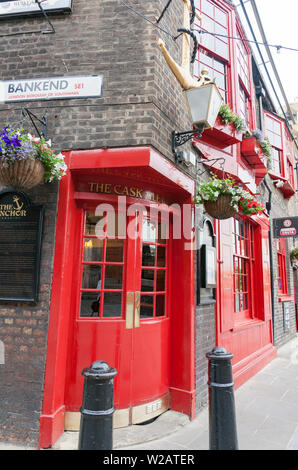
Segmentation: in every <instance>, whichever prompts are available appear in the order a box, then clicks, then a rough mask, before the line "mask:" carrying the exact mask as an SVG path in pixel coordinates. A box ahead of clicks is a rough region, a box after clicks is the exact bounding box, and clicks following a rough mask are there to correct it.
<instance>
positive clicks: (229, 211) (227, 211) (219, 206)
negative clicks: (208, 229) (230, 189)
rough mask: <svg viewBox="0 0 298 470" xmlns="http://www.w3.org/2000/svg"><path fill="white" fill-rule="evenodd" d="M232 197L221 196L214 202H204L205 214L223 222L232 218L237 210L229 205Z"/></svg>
mask: <svg viewBox="0 0 298 470" xmlns="http://www.w3.org/2000/svg"><path fill="white" fill-rule="evenodd" d="M231 202H232V196H231V195H230V194H221V195H220V196H218V199H217V200H216V201H204V208H205V211H206V212H207V214H209V215H211V217H213V218H214V219H219V220H224V219H229V218H230V217H234V216H235V215H236V214H237V210H236V209H234V207H233V206H232V205H231Z"/></svg>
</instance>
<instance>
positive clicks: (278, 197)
mask: <svg viewBox="0 0 298 470" xmlns="http://www.w3.org/2000/svg"><path fill="white" fill-rule="evenodd" d="M266 181H267V183H268V185H269V187H270V189H271V191H272V208H271V212H270V220H271V230H272V219H275V218H282V217H285V216H286V215H289V216H292V217H294V216H297V200H296V197H293V198H291V199H290V200H287V199H284V197H283V194H282V192H281V191H280V190H279V189H277V188H276V187H275V186H274V184H273V182H272V180H271V178H270V177H269V176H266ZM258 192H259V193H260V196H258V198H259V200H260V201H261V202H262V203H263V204H264V205H265V204H266V202H267V201H268V199H269V193H268V191H267V189H266V188H265V185H264V183H261V184H260V185H259V186H258ZM272 237H273V233H272ZM276 248H277V245H276V239H274V238H272V258H273V278H274V298H273V305H274V345H275V346H276V347H280V346H282V345H283V344H285V343H286V342H287V341H289V340H290V339H291V338H293V337H294V336H295V335H296V318H295V305H294V300H292V301H290V302H289V305H290V329H289V330H285V329H284V317H283V302H279V296H278V283H277V272H278V268H277V250H276ZM291 249H292V239H288V240H286V270H287V285H288V294H289V296H290V297H292V298H293V297H294V282H293V269H292V265H291V262H290V252H291Z"/></svg>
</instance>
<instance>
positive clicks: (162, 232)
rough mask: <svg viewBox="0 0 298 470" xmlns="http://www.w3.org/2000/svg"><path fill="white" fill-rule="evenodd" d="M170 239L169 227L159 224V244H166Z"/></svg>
mask: <svg viewBox="0 0 298 470" xmlns="http://www.w3.org/2000/svg"><path fill="white" fill-rule="evenodd" d="M168 238H169V226H168V225H167V224H164V223H162V222H158V238H157V242H158V243H163V244H166V242H167V240H168Z"/></svg>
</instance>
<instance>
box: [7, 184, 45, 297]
mask: <svg viewBox="0 0 298 470" xmlns="http://www.w3.org/2000/svg"><path fill="white" fill-rule="evenodd" d="M43 214H44V210H43V207H42V206H35V205H32V204H31V202H30V199H29V198H28V196H27V195H26V194H25V193H23V192H19V191H8V190H7V191H2V192H0V301H5V302H9V301H10V302H37V299H38V290H39V268H40V253H41V237H42V226H43Z"/></svg>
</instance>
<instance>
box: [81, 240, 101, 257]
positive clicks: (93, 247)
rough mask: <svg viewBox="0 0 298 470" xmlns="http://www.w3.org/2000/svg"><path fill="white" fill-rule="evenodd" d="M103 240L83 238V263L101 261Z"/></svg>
mask: <svg viewBox="0 0 298 470" xmlns="http://www.w3.org/2000/svg"><path fill="white" fill-rule="evenodd" d="M102 251H103V240H101V239H99V238H84V255H83V260H84V261H102Z"/></svg>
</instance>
